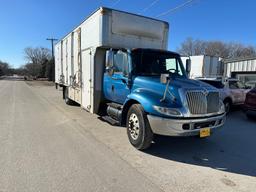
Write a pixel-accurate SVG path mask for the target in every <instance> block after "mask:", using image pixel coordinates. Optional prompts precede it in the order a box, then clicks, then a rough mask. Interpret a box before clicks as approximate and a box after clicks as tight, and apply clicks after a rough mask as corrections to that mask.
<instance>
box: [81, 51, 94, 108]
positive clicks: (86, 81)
mask: <svg viewBox="0 0 256 192" xmlns="http://www.w3.org/2000/svg"><path fill="white" fill-rule="evenodd" d="M91 94H92V76H91V50H90V49H86V50H83V51H82V107H83V108H84V109H86V110H87V111H89V112H92V106H93V105H92V103H91V102H92V99H91Z"/></svg>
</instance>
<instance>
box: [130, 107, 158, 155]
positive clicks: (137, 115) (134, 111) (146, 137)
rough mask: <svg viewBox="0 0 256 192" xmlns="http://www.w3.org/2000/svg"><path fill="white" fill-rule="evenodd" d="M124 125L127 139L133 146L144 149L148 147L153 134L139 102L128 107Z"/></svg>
mask: <svg viewBox="0 0 256 192" xmlns="http://www.w3.org/2000/svg"><path fill="white" fill-rule="evenodd" d="M126 127H127V135H128V138H129V141H130V143H131V144H132V145H133V146H134V147H135V148H137V149H138V150H144V149H147V148H148V147H150V145H151V143H152V140H153V136H154V134H153V132H152V130H151V128H150V125H149V122H148V118H147V115H146V113H145V111H144V109H143V107H142V106H141V105H140V104H133V105H132V106H131V108H130V109H129V111H128V114H127V120H126Z"/></svg>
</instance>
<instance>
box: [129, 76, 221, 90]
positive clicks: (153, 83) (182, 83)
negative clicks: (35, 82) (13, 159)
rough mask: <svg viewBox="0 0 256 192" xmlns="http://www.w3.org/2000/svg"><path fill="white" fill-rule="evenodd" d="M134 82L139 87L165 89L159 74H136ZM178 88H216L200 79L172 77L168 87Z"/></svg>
mask: <svg viewBox="0 0 256 192" xmlns="http://www.w3.org/2000/svg"><path fill="white" fill-rule="evenodd" d="M134 84H135V85H136V87H137V86H139V87H140V88H149V89H154V90H159V88H160V90H159V91H161V90H163V89H165V86H166V85H165V84H162V83H161V82H160V77H159V76H138V77H135V79H134ZM180 88H183V89H200V88H202V89H207V90H217V89H216V88H214V87H213V86H211V85H209V84H207V83H204V82H201V81H197V80H193V79H187V78H174V79H172V80H171V82H170V86H169V89H171V90H172V89H174V90H178V89H180Z"/></svg>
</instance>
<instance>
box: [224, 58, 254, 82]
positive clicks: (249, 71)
mask: <svg viewBox="0 0 256 192" xmlns="http://www.w3.org/2000/svg"><path fill="white" fill-rule="evenodd" d="M223 64H224V74H223V76H224V77H232V78H237V79H239V80H241V81H242V82H244V83H245V84H246V85H248V86H255V85H256V57H250V58H240V59H227V60H223Z"/></svg>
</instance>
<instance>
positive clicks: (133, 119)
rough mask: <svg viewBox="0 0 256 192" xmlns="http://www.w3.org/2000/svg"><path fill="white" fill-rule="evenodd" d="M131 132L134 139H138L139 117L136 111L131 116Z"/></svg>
mask: <svg viewBox="0 0 256 192" xmlns="http://www.w3.org/2000/svg"><path fill="white" fill-rule="evenodd" d="M128 128H129V133H130V135H131V137H132V139H134V140H137V139H138V137H139V132H140V125H139V118H138V116H137V115H136V114H135V113H132V114H131V115H130V117H129V127H128Z"/></svg>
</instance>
